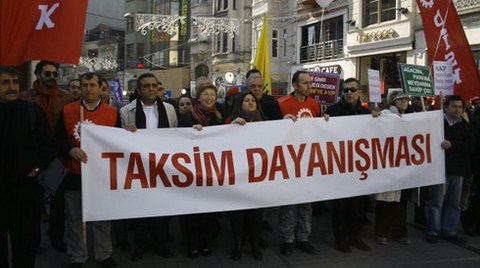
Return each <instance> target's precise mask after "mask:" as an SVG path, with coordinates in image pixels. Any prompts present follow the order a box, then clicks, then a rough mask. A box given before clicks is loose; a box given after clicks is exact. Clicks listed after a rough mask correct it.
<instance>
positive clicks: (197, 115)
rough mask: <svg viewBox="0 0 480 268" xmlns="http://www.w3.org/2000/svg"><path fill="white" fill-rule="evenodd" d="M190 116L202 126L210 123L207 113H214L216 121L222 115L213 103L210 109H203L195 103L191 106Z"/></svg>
mask: <svg viewBox="0 0 480 268" xmlns="http://www.w3.org/2000/svg"><path fill="white" fill-rule="evenodd" d="M191 111H192V116H193V118H194V119H195V120H197V121H198V123H200V125H202V126H208V125H211V124H212V123H211V122H210V118H208V117H207V116H208V115H211V114H215V116H216V117H217V119H218V121H221V120H222V115H221V114H220V112H219V111H218V110H217V106H216V105H213V107H212V108H210V109H205V108H203V107H200V105H198V104H196V105H193V106H192V109H191Z"/></svg>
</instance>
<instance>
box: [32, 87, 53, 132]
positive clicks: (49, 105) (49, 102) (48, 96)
mask: <svg viewBox="0 0 480 268" xmlns="http://www.w3.org/2000/svg"><path fill="white" fill-rule="evenodd" d="M33 90H35V91H36V92H37V93H38V94H40V100H41V103H42V105H41V106H42V109H43V111H44V112H45V115H46V116H47V119H48V122H49V123H50V126H51V127H52V128H54V127H55V123H56V122H55V101H56V100H57V94H58V85H55V87H53V88H52V89H43V88H40V82H39V81H38V80H35V82H33Z"/></svg>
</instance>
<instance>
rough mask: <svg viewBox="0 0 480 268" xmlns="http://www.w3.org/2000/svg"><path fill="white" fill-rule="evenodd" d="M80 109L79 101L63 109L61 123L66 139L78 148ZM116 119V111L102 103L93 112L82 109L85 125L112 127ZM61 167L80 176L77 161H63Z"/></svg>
mask: <svg viewBox="0 0 480 268" xmlns="http://www.w3.org/2000/svg"><path fill="white" fill-rule="evenodd" d="M80 107H82V104H81V101H76V102H73V103H70V104H67V105H65V106H64V107H63V122H64V124H65V130H66V132H67V139H68V141H69V142H70V143H71V144H73V145H74V147H80V133H81V131H80ZM117 117H118V114H117V110H116V109H115V108H113V107H111V106H110V105H108V104H105V103H103V102H102V103H101V104H100V106H98V107H97V108H96V109H95V110H93V111H89V110H87V109H83V120H84V123H86V124H95V125H100V126H110V127H114V126H115V125H116V123H117ZM63 165H64V166H65V168H66V169H67V170H68V171H70V172H72V173H77V174H80V162H78V161H77V160H74V159H68V160H65V161H64V163H63Z"/></svg>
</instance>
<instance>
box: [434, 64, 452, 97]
mask: <svg viewBox="0 0 480 268" xmlns="http://www.w3.org/2000/svg"><path fill="white" fill-rule="evenodd" d="M433 77H434V80H435V95H444V96H446V95H453V73H452V63H450V62H446V61H434V62H433Z"/></svg>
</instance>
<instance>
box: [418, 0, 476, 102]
mask: <svg viewBox="0 0 480 268" xmlns="http://www.w3.org/2000/svg"><path fill="white" fill-rule="evenodd" d="M416 1H417V5H418V8H419V11H420V15H421V16H422V22H423V31H424V33H425V40H426V43H427V48H428V57H429V59H430V63H431V64H433V61H434V60H437V61H449V62H451V63H452V66H453V70H452V71H453V89H454V92H455V94H457V95H460V96H462V97H463V98H464V99H469V98H471V97H473V96H478V95H480V89H479V87H478V85H479V84H480V76H479V74H478V71H477V67H476V65H475V60H474V58H473V54H472V51H471V49H470V45H469V44H468V40H467V37H466V36H465V32H464V30H463V26H462V23H461V21H460V18H459V17H458V14H457V10H456V9H455V6H454V5H453V1H451V0H448V2H447V0H442V1H440V0H416ZM430 69H431V68H430Z"/></svg>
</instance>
